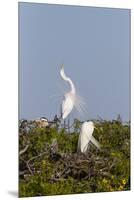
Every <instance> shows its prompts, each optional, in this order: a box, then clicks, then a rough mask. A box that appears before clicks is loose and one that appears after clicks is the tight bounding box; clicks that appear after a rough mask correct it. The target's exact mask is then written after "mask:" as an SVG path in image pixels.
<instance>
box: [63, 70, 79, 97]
mask: <svg viewBox="0 0 134 200" xmlns="http://www.w3.org/2000/svg"><path fill="white" fill-rule="evenodd" d="M60 75H61V77H62V79H63V80H65V81H67V82H68V83H69V84H70V87H71V91H70V92H71V93H72V94H75V93H76V89H75V86H74V84H73V82H72V80H71V79H70V78H69V77H67V76H66V75H65V72H64V68H63V67H62V68H61V71H60Z"/></svg>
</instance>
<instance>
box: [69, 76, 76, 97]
mask: <svg viewBox="0 0 134 200" xmlns="http://www.w3.org/2000/svg"><path fill="white" fill-rule="evenodd" d="M67 81H68V83H69V84H70V87H71V93H73V94H75V92H76V90H75V86H74V84H73V82H72V80H71V79H70V78H68V80H67Z"/></svg>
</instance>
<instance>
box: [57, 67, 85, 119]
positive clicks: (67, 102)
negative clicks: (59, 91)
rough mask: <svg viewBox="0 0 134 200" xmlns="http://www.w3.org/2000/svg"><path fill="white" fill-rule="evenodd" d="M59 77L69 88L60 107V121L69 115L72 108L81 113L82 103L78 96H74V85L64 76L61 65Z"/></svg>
mask: <svg viewBox="0 0 134 200" xmlns="http://www.w3.org/2000/svg"><path fill="white" fill-rule="evenodd" d="M60 75H61V78H62V79H63V80H64V81H66V82H67V83H68V84H69V86H70V91H69V92H67V93H65V94H64V99H63V102H62V105H61V117H62V119H65V118H67V116H68V115H69V114H70V113H71V111H72V110H73V108H74V106H75V107H76V109H77V110H78V111H80V112H81V110H82V109H83V105H84V101H83V100H82V98H81V97H80V96H78V95H77V94H76V88H75V86H74V83H73V82H72V80H71V79H70V78H69V77H67V76H66V75H65V72H64V67H63V65H62V66H61V70H60Z"/></svg>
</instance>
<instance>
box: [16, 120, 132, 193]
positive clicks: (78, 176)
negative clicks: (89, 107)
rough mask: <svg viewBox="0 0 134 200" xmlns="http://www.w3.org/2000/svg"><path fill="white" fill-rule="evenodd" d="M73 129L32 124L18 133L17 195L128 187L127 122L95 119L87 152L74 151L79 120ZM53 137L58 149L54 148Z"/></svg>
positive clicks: (101, 190)
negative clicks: (33, 125)
mask: <svg viewBox="0 0 134 200" xmlns="http://www.w3.org/2000/svg"><path fill="white" fill-rule="evenodd" d="M76 123H77V124H75V123H74V129H73V131H72V133H67V132H66V131H65V130H64V129H62V130H59V131H57V130H56V128H34V129H32V130H31V131H30V132H29V133H28V134H25V133H23V134H20V136H19V144H20V145H19V147H20V151H21V150H22V149H24V148H25V147H26V145H29V146H28V149H27V150H26V151H25V152H24V153H23V154H21V155H20V162H19V164H20V165H19V169H20V185H19V195H20V197H30V196H42V195H44V196H45V195H57V194H74V193H90V192H108V191H122V190H130V125H129V124H123V123H122V122H121V119H120V118H119V119H118V120H114V121H96V122H95V124H96V126H97V128H98V129H97V130H95V131H94V133H93V135H94V136H95V138H96V139H97V140H98V141H99V142H100V144H101V150H100V151H99V150H97V149H96V148H95V147H94V146H93V145H92V144H90V148H89V151H88V152H87V154H86V155H83V154H78V153H77V142H78V136H79V125H80V124H79V122H78V121H76ZM54 141H56V145H55V146H57V149H56V150H54V145H53V143H54Z"/></svg>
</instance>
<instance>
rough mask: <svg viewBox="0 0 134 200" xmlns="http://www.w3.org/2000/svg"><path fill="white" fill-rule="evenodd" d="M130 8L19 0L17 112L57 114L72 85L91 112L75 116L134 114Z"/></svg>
mask: <svg viewBox="0 0 134 200" xmlns="http://www.w3.org/2000/svg"><path fill="white" fill-rule="evenodd" d="M129 36H130V11H129V10H127V9H109V8H95V7H81V6H79V7H78V6H62V5H49V4H37V3H36V4H34V3H19V80H20V82H19V88H20V89H19V90H20V95H19V104H20V116H19V118H27V119H35V118H38V117H41V116H45V117H47V118H48V119H53V117H54V115H55V114H56V113H58V110H59V104H60V101H61V100H60V97H58V96H61V95H63V94H64V92H63V91H68V87H65V86H66V84H65V83H64V81H62V79H61V77H60V74H59V71H60V65H61V64H62V63H63V64H64V68H65V72H66V74H67V75H68V76H70V77H71V79H72V80H73V82H74V83H75V85H76V88H77V91H78V93H79V94H80V95H81V96H82V97H83V98H84V99H85V102H86V107H87V112H86V113H83V115H79V114H78V113H77V112H73V113H72V114H71V117H72V118H80V119H81V120H85V119H92V118H95V119H96V118H97V117H98V116H100V117H101V118H103V119H107V120H108V119H115V118H116V117H117V115H118V114H120V115H121V117H122V119H123V120H124V121H127V120H129V119H130V37H129Z"/></svg>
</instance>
